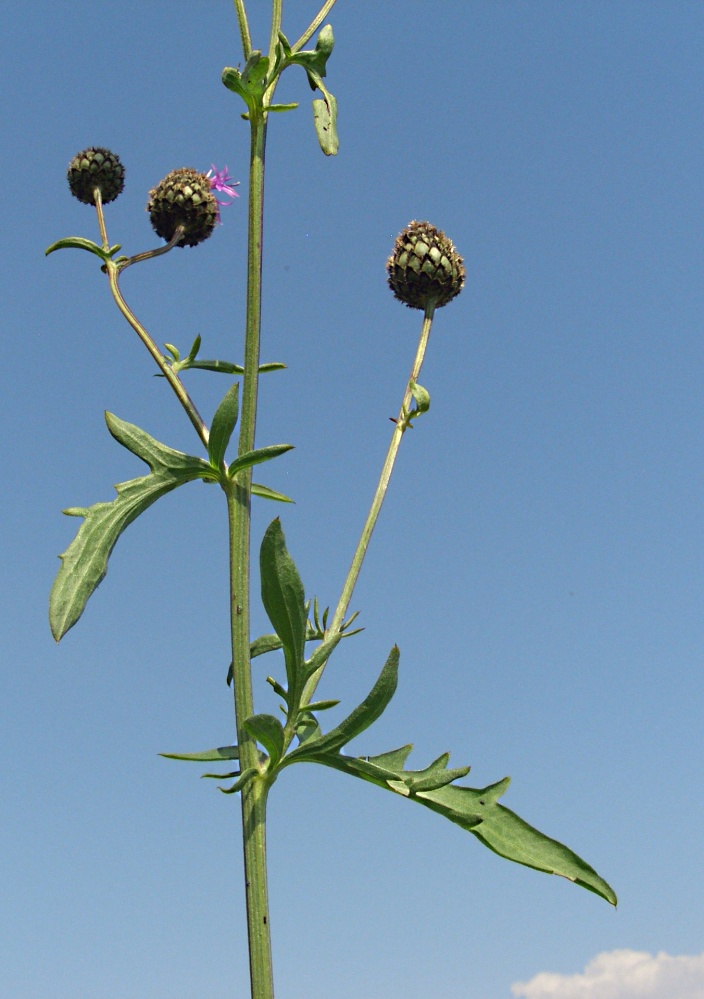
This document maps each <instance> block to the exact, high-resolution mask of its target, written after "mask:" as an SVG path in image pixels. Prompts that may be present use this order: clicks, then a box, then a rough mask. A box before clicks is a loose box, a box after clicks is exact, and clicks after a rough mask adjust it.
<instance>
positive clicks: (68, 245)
mask: <svg viewBox="0 0 704 999" xmlns="http://www.w3.org/2000/svg"><path fill="white" fill-rule="evenodd" d="M67 249H73V250H88V252H89V253H94V254H95V255H96V257H100V259H101V260H110V259H111V258H112V257H113V256H114V255H115V254H116V253H117V251H118V250H120V249H122V247H121V246H119V245H118V244H115V246H111V247H110V249H109V250H104V249H103V248H102V246H98V244H97V243H94V242H93V240H92V239H84V237H83V236H68V237H67V238H66V239H59V240H57V241H56V243H52V244H51V246H48V247H47V248H46V250H45V251H44V256H46V257H48V256H49V254H50V253H53V252H54V250H67Z"/></svg>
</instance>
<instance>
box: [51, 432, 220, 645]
mask: <svg viewBox="0 0 704 999" xmlns="http://www.w3.org/2000/svg"><path fill="white" fill-rule="evenodd" d="M105 419H106V422H107V425H108V429H109V431H110V433H111V434H112V435H113V437H114V438H115V440H117V441H119V443H120V444H122V445H123V446H124V447H126V448H127V449H128V450H130V451H132V453H133V454H136V455H137V457H138V458H141V459H142V460H143V461H145V462H146V463H147V464H148V465H149V467H150V469H151V473H150V474H149V475H145V476H142V477H141V478H138V479H130V480H129V481H128V482H121V483H119V485H117V486H115V489H116V490H117V498H116V499H114V500H112V501H111V502H109V503H95V504H94V505H93V506H90V507H71V508H70V509H68V510H65V511H64V513H66V514H68V515H69V516H71V517H83V518H84V520H83V523H82V524H81V526H80V528H79V530H78V534H77V535H76V537H75V538H74V540H73V541H72V542H71V544H70V545H69V547H68V548H67V549H66V551H65V552H64V553H63V554H62V555H60V556H59V557H60V559H61V568H60V569H59V572H58V575H57V576H56V579H55V580H54V585H53V587H52V589H51V596H50V599H49V622H50V624H51V631H52V634H53V636H54V638H55V639H56V641H57V642H58V641H59V640H60V639H61V638H62V637H63V636H64V635H65V634H66V632H67V631H68V630H69V628H71V627H73V625H74V624H75V623H76V621H78V619H79V618H80V616H81V614H82V613H83V611H84V609H85V606H86V603H87V602H88V599H89V598H90V596H91V594H92V593H93V592H94V591H95V589H96V587H97V586H98V585H99V584H100V582H101V580H102V579H103V578H104V577H105V573H106V572H107V565H108V559H109V557H110V554H111V552H112V550H113V548H114V547H115V544H116V542H117V539H118V538H119V536H120V535H121V534H122V532H123V531H124V530H125V528H126V527H127V526H128V525H129V524H131V523H132V521H133V520H135V518H136V517H138V516H139V515H140V514H141V513H144V511H145V510H146V509H147V508H148V507H150V506H151V505H152V503H155V502H156V500H158V499H159V498H160V497H161V496H164V495H165V494H166V493H168V492H170V491H171V490H172V489H175V488H176V487H177V486H180V485H183V483H184V482H191V481H192V480H193V479H198V478H205V479H208V478H212V470H211V469H210V467H209V465H208V463H207V462H205V461H203V460H202V459H201V458H192V457H190V456H189V455H186V454H183V453H182V452H181V451H174V450H173V449H172V448H169V447H166V446H165V445H164V444H160V443H159V441H156V440H154V438H153V437H150V436H149V434H147V433H145V431H144V430H140V429H139V427H135V426H134V425H133V424H131V423H125V422H124V421H123V420H118V418H117V417H116V416H113V415H112V414H111V413H106V414H105Z"/></svg>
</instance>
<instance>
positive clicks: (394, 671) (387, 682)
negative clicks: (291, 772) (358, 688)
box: [284, 645, 399, 764]
mask: <svg viewBox="0 0 704 999" xmlns="http://www.w3.org/2000/svg"><path fill="white" fill-rule="evenodd" d="M398 659H399V651H398V647H397V646H396V645H394V647H393V649H392V650H391V652H390V653H389V656H388V659H387V660H386V662H385V663H384V666H383V669H382V671H381V673H380V674H379V678H378V680H377V681H376V683H375V684H374V686H373V687H372V689H371V690H370V692H369V693H368V694H367V696H366V697H365V698H364V700H363V701H362V703H361V704H360V705H358V707H356V708H355V709H354V711H353V712H352V713H351V714H349V715H348V716H347V718H345V720H344V721H342V722H340V724H339V725H338V726H337V727H336V728H333V729H331V730H330V731H329V732H326V733H325V735H323V736H321V737H320V738H319V739H316V740H315V741H309V742H307V743H306V745H305V746H299V747H298V748H297V749H294V750H293V751H292V752H291V753H289V754H288V756H287V757H286V759H285V761H284V762H285V763H286V764H288V762H289V761H290V762H291V763H295V762H298V761H301V762H302V761H303V760H304V759H307V758H308V755H309V754H310V753H314V754H315V756H316V760H317V762H322V761H321V760H319V759H318V757H319V756H320V755H324V756H327V755H332V754H335V752H336V750H339V749H341V748H342V747H343V746H345V745H346V744H347V743H348V742H351V740H352V739H354V738H355V737H356V736H358V735H360V733H362V732H363V731H364V730H365V729H366V728H369V726H370V725H372V724H373V723H374V722H375V721H376V720H377V718H379V717H380V715H382V714H383V712H384V711H385V709H386V707H387V705H388V703H389V701H390V700H391V698H392V697H393V696H394V693H395V692H396V685H397V683H398Z"/></svg>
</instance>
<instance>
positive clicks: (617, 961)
mask: <svg viewBox="0 0 704 999" xmlns="http://www.w3.org/2000/svg"><path fill="white" fill-rule="evenodd" d="M511 992H512V993H513V995H514V996H517V997H523V999H704V954H695V955H693V956H691V957H690V956H687V955H682V956H680V957H672V955H670V954H665V953H664V952H662V951H661V952H660V953H659V954H656V955H653V954H648V953H647V951H638V950H612V951H607V952H605V953H603V954H597V956H596V957H595V958H593V959H592V960H591V961H590V962H589V964H588V965H587V966H586V968H585V969H584V971H583V972H582V973H581V974H576V975H557V974H554V973H553V972H550V971H542V972H541V973H540V974H539V975H536V976H535V978H531V980H530V981H529V982H516V983H515V984H514V985H512V986H511Z"/></svg>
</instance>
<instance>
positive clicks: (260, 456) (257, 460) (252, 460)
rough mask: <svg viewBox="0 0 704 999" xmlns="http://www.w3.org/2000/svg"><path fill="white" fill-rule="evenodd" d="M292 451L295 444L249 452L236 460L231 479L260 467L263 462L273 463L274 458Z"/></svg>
mask: <svg viewBox="0 0 704 999" xmlns="http://www.w3.org/2000/svg"><path fill="white" fill-rule="evenodd" d="M292 449H293V444H270V445H269V446H268V447H260V448H257V449H256V450H255V451H247V452H246V453H245V454H242V455H240V456H239V457H238V458H235V460H234V461H233V462H232V464H231V465H230V468H229V470H228V475H229V476H230V478H233V477H234V476H235V475H237V473H238V472H241V471H242V470H243V469H244V468H251V467H252V466H253V465H260V464H261V463H262V462H263V461H271V459H272V458H278V457H279V455H281V454H286V452H287V451H291V450H292Z"/></svg>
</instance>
